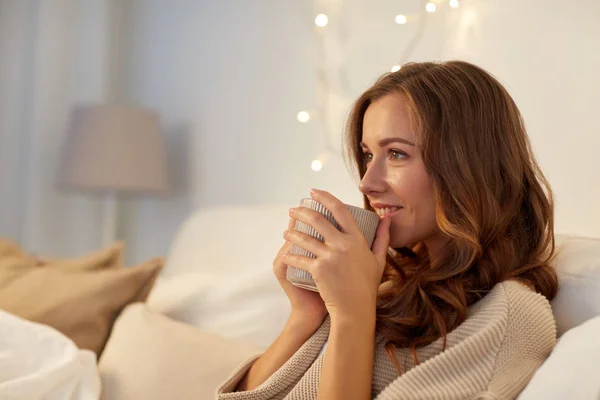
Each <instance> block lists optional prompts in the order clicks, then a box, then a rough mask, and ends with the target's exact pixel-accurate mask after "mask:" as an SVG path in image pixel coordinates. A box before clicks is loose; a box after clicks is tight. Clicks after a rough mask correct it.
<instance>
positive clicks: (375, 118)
mask: <svg viewBox="0 0 600 400" xmlns="http://www.w3.org/2000/svg"><path fill="white" fill-rule="evenodd" d="M407 104H408V103H407V99H406V96H405V95H403V94H400V93H397V94H388V95H386V96H384V97H382V98H380V99H377V100H375V101H374V102H372V103H371V104H370V105H369V107H368V108H367V110H366V111H365V115H364V118H363V131H362V142H363V143H364V144H366V145H367V146H369V147H372V146H376V145H377V143H378V142H379V141H380V140H382V139H388V138H398V137H399V138H402V139H406V140H408V141H410V142H412V143H416V139H417V138H416V135H415V132H414V130H413V129H412V127H411V123H410V116H409V111H408V106H407Z"/></svg>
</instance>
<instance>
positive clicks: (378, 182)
mask: <svg viewBox="0 0 600 400" xmlns="http://www.w3.org/2000/svg"><path fill="white" fill-rule="evenodd" d="M358 188H359V190H360V191H361V192H362V193H363V194H365V195H373V194H377V193H381V192H383V191H384V190H385V167H384V166H378V164H377V163H375V162H371V164H370V165H369V166H368V167H367V171H366V172H365V175H364V176H363V178H362V179H361V181H360V184H359V185H358Z"/></svg>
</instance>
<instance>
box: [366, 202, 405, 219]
mask: <svg viewBox="0 0 600 400" xmlns="http://www.w3.org/2000/svg"><path fill="white" fill-rule="evenodd" d="M371 206H372V207H373V209H374V210H375V212H376V213H377V215H379V216H380V217H385V216H388V215H390V214H394V213H395V212H396V211H399V210H401V209H402V207H398V206H391V205H387V204H378V203H371Z"/></svg>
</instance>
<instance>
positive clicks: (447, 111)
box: [346, 61, 558, 372]
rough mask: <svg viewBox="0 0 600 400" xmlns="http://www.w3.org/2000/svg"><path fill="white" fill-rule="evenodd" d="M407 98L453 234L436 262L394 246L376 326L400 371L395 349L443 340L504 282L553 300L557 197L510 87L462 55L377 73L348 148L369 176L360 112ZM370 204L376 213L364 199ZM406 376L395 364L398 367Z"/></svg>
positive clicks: (419, 250)
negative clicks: (385, 100) (461, 58)
mask: <svg viewBox="0 0 600 400" xmlns="http://www.w3.org/2000/svg"><path fill="white" fill-rule="evenodd" d="M393 94H403V95H405V96H406V99H407V107H408V112H409V117H410V121H411V125H412V127H413V128H414V130H415V132H416V133H417V136H418V137H419V138H420V143H421V144H422V149H421V150H422V158H423V162H424V164H425V168H426V170H427V172H428V174H429V178H430V181H431V184H432V187H433V191H434V194H435V199H436V220H437V225H438V228H439V230H440V232H441V233H442V234H443V235H445V236H446V237H447V238H448V239H449V240H448V241H447V242H446V245H445V246H444V247H443V248H442V251H441V255H440V256H439V257H436V259H435V260H430V259H429V257H428V254H427V251H426V249H425V247H424V246H423V244H422V243H416V244H414V245H411V247H410V248H401V249H390V251H389V252H388V257H387V265H386V268H385V271H384V276H383V278H382V283H384V282H387V285H386V287H388V288H390V289H388V290H385V291H380V295H379V298H378V306H377V329H378V331H379V332H380V333H381V334H382V335H383V336H384V337H385V339H386V351H387V353H388V355H389V356H390V357H391V358H392V361H393V362H394V364H395V365H396V368H398V369H399V365H398V363H397V361H395V358H394V357H393V355H394V354H395V352H394V348H397V347H406V348H410V349H411V351H412V355H413V360H414V361H415V363H418V360H417V359H416V348H417V347H420V346H424V345H427V344H430V343H432V342H433V341H435V340H437V339H439V338H440V337H441V338H444V346H445V338H446V335H447V333H448V332H450V331H452V330H453V329H454V328H456V327H457V326H458V325H460V324H461V323H462V322H463V321H464V320H465V319H466V315H467V308H468V307H469V306H470V305H472V304H473V303H475V302H476V301H477V300H479V299H481V298H482V297H483V296H484V295H485V294H487V293H488V292H489V291H490V290H491V289H492V287H493V286H494V285H496V284H497V283H499V282H502V281H504V280H507V279H514V280H517V281H520V282H522V283H524V284H526V285H528V286H529V287H531V288H533V289H534V290H536V291H537V292H538V293H541V294H542V295H544V296H545V297H546V298H548V299H549V300H550V299H552V298H553V297H554V296H555V294H556V291H557V287H558V281H557V276H556V272H555V271H554V269H553V268H552V267H551V265H550V262H551V260H552V258H553V255H554V251H555V245H554V206H553V200H552V192H551V189H550V187H549V185H548V182H547V181H546V179H545V177H544V175H543V174H542V171H541V169H540V167H539V166H538V163H537V162H536V160H535V157H534V155H533V153H532V150H531V145H530V143H529V139H528V137H527V133H526V131H525V126H524V123H523V119H522V116H521V114H520V112H519V110H518V108H517V106H516V104H515V102H514V101H513V99H512V98H511V96H510V95H509V94H508V92H507V91H506V89H505V88H504V87H503V86H502V85H501V84H500V83H499V82H498V81H497V80H496V79H495V78H494V77H493V76H491V75H490V74H489V73H488V72H486V71H485V70H483V69H481V68H479V67H477V66H475V65H472V64H470V63H467V62H463V61H449V62H443V63H434V62H424V63H409V64H406V65H404V66H402V68H401V69H400V70H399V71H397V72H393V73H387V74H384V75H383V76H381V77H380V78H379V79H378V80H377V81H376V82H375V84H374V85H373V86H372V87H371V88H369V89H368V90H367V91H366V92H365V93H364V94H363V95H362V96H360V98H359V99H358V100H357V101H356V102H355V104H354V106H353V108H352V110H351V113H350V116H349V119H348V125H347V131H346V142H347V149H346V150H347V151H348V153H349V154H348V155H349V156H350V157H351V159H352V161H353V162H354V164H355V165H356V167H357V170H358V174H359V176H360V178H361V179H362V177H363V176H364V174H365V171H366V166H365V164H364V163H363V161H362V160H363V159H364V158H363V155H362V149H361V146H360V142H361V140H362V131H363V119H364V115H365V111H366V110H367V108H368V107H369V105H370V104H371V103H372V102H374V101H376V100H377V99H380V98H382V97H384V96H386V95H393ZM364 202H365V208H367V209H370V210H373V208H372V207H371V206H370V204H369V202H368V199H367V197H366V196H365V197H364ZM399 372H400V371H399Z"/></svg>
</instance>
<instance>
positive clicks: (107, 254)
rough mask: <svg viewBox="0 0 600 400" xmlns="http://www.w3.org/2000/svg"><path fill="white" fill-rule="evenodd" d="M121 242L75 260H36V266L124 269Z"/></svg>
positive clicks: (45, 258) (47, 258)
mask: <svg viewBox="0 0 600 400" xmlns="http://www.w3.org/2000/svg"><path fill="white" fill-rule="evenodd" d="M124 247H125V246H124V243H123V242H115V243H114V244H113V245H111V246H108V247H106V248H104V249H100V250H97V251H94V252H92V253H89V254H86V255H84V256H81V257H77V258H50V257H43V258H41V257H38V258H36V260H37V263H38V265H42V266H48V267H54V268H79V269H90V270H94V269H103V268H113V267H114V268H117V267H124V266H125V265H124V263H123V251H124Z"/></svg>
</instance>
